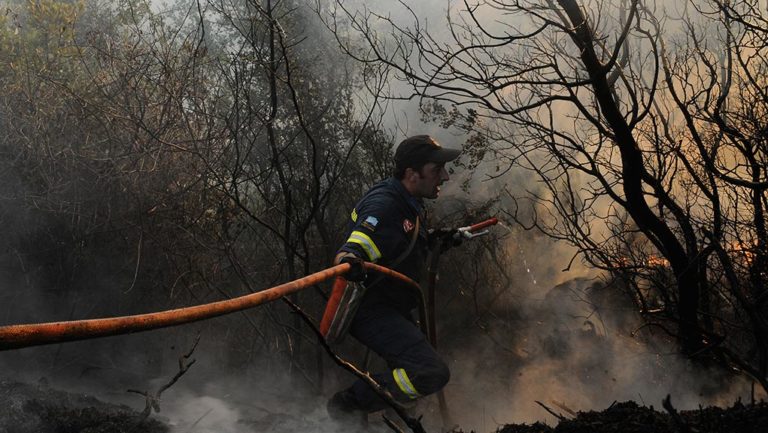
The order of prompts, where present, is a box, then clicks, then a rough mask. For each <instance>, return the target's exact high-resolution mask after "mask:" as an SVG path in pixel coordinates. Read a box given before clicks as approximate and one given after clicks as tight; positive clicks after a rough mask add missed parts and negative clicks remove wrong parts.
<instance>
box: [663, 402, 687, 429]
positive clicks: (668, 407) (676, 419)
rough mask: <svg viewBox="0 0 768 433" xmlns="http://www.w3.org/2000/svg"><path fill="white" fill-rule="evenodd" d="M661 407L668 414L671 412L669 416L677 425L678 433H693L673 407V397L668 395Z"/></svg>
mask: <svg viewBox="0 0 768 433" xmlns="http://www.w3.org/2000/svg"><path fill="white" fill-rule="evenodd" d="M661 405H662V406H663V407H664V409H665V410H666V411H667V412H669V415H670V417H672V422H673V423H674V424H675V427H676V428H677V431H679V432H680V433H691V429H690V427H688V424H686V423H685V421H683V418H682V417H681V416H680V414H679V413H677V409H675V408H674V406H672V397H671V396H670V395H669V394H667V396H666V397H665V398H664V400H662V401H661Z"/></svg>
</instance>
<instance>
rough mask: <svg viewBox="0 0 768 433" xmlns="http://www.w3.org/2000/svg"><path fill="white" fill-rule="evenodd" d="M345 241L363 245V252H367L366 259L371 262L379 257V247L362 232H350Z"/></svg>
mask: <svg viewBox="0 0 768 433" xmlns="http://www.w3.org/2000/svg"><path fill="white" fill-rule="evenodd" d="M347 242H352V243H355V244H358V245H360V246H361V247H363V249H364V250H365V253H366V254H368V259H369V260H370V261H372V262H375V261H376V260H379V259H380V258H381V251H379V247H377V246H376V244H375V243H374V242H373V240H371V238H370V237H369V236H368V235H367V234H365V233H363V232H359V231H357V230H355V231H353V232H352V234H351V235H349V239H347Z"/></svg>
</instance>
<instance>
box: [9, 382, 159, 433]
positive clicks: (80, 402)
mask: <svg viewBox="0 0 768 433" xmlns="http://www.w3.org/2000/svg"><path fill="white" fill-rule="evenodd" d="M168 431H169V429H168V427H167V426H165V425H164V424H163V423H161V422H159V421H156V420H153V419H147V420H145V419H143V418H142V416H141V415H140V414H139V413H138V412H136V411H134V410H132V409H131V408H129V407H127V406H119V405H114V404H109V403H104V402H102V401H100V400H98V399H96V398H95V397H93V396H89V395H85V394H73V393H67V392H63V391H58V390H55V389H51V388H49V387H47V386H46V385H45V384H38V385H29V384H24V383H18V382H11V381H6V380H0V432H3V433H4V432H8V433H123V432H124V433H128V432H136V433H139V432H140V433H167V432H168Z"/></svg>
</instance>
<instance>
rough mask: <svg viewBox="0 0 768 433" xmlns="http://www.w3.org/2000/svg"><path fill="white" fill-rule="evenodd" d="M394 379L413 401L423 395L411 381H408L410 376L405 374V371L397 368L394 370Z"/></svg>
mask: <svg viewBox="0 0 768 433" xmlns="http://www.w3.org/2000/svg"><path fill="white" fill-rule="evenodd" d="M392 377H394V378H395V383H397V387H398V388H400V391H403V393H404V394H405V395H407V396H408V397H409V398H410V399H411V400H413V399H415V398H419V397H421V395H420V394H419V393H418V392H417V391H416V387H414V386H413V384H412V383H411V380H410V379H408V375H407V374H406V373H405V369H403V368H396V369H394V370H392Z"/></svg>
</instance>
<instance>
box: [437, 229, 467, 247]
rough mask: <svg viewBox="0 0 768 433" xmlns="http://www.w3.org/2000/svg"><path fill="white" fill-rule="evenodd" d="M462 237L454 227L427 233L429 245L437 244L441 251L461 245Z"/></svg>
mask: <svg viewBox="0 0 768 433" xmlns="http://www.w3.org/2000/svg"><path fill="white" fill-rule="evenodd" d="M462 240H463V237H462V236H461V233H459V231H458V230H456V229H437V230H434V231H433V232H432V233H430V235H429V243H430V247H435V246H439V247H440V251H441V252H445V251H448V250H450V249H451V248H453V247H458V246H459V245H461V242H462Z"/></svg>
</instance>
